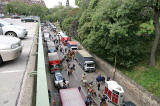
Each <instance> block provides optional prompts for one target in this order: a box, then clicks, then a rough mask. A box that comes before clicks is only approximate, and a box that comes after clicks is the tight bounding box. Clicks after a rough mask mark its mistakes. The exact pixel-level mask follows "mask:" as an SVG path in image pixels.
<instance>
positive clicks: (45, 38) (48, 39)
mask: <svg viewBox="0 0 160 106" xmlns="http://www.w3.org/2000/svg"><path fill="white" fill-rule="evenodd" d="M43 36H44V41H46V42H47V41H51V35H50V33H49V32H44V33H43Z"/></svg>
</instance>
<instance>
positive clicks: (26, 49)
mask: <svg viewBox="0 0 160 106" xmlns="http://www.w3.org/2000/svg"><path fill="white" fill-rule="evenodd" d="M4 20H6V21H8V22H11V23H13V24H17V25H21V26H23V27H25V28H26V29H27V30H28V36H27V38H25V39H22V45H23V50H22V54H21V56H20V57H19V58H17V59H16V60H13V61H9V62H5V63H3V64H2V65H1V66H0V85H1V87H0V106H16V105H17V101H18V97H19V93H20V91H21V85H22V80H23V77H24V73H25V71H26V66H27V63H28V59H29V54H30V51H31V47H32V43H33V37H34V35H35V31H36V27H37V23H22V22H21V21H20V19H9V18H7V19H4Z"/></svg>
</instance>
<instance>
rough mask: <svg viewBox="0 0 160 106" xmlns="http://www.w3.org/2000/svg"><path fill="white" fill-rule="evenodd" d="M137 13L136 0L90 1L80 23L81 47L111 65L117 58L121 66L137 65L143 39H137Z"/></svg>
mask: <svg viewBox="0 0 160 106" xmlns="http://www.w3.org/2000/svg"><path fill="white" fill-rule="evenodd" d="M140 10H141V4H140V3H139V2H137V1H136V0H132V2H129V1H128V0H124V1H119V0H91V1H90V4H89V6H88V8H87V9H86V10H85V11H84V12H83V13H82V16H81V17H80V19H79V29H78V35H79V38H80V40H81V42H82V44H83V45H84V46H85V47H86V48H87V49H88V50H89V51H91V52H93V53H95V54H97V55H98V56H100V57H102V58H104V59H106V60H107V61H110V62H111V63H114V58H115V56H117V63H118V65H120V66H124V67H132V66H134V65H136V64H137V63H138V62H139V61H140V60H142V56H143V55H144V54H145V51H144V49H145V48H144V46H143V44H144V42H143V38H142V37H141V36H137V35H136V33H137V31H138V30H139V28H140V25H141V23H143V17H137V16H141V13H138V14H137V11H140ZM135 14H137V15H135ZM99 51H101V52H99Z"/></svg>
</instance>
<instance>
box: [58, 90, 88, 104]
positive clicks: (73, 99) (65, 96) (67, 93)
mask: <svg viewBox="0 0 160 106" xmlns="http://www.w3.org/2000/svg"><path fill="white" fill-rule="evenodd" d="M60 97H61V102H62V106H86V105H85V103H84V100H83V99H82V96H81V94H80V92H79V90H78V88H68V89H61V90H60Z"/></svg>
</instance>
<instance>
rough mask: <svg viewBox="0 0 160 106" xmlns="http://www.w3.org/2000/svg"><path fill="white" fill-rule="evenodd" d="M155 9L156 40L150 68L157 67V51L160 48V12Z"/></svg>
mask: <svg viewBox="0 0 160 106" xmlns="http://www.w3.org/2000/svg"><path fill="white" fill-rule="evenodd" d="M153 9H154V18H153V24H154V29H155V39H154V42H153V45H152V49H151V56H150V64H149V65H150V66H155V65H156V59H155V58H156V57H155V56H156V51H157V47H158V42H159V37H160V24H159V11H158V8H156V7H155V8H153Z"/></svg>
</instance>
